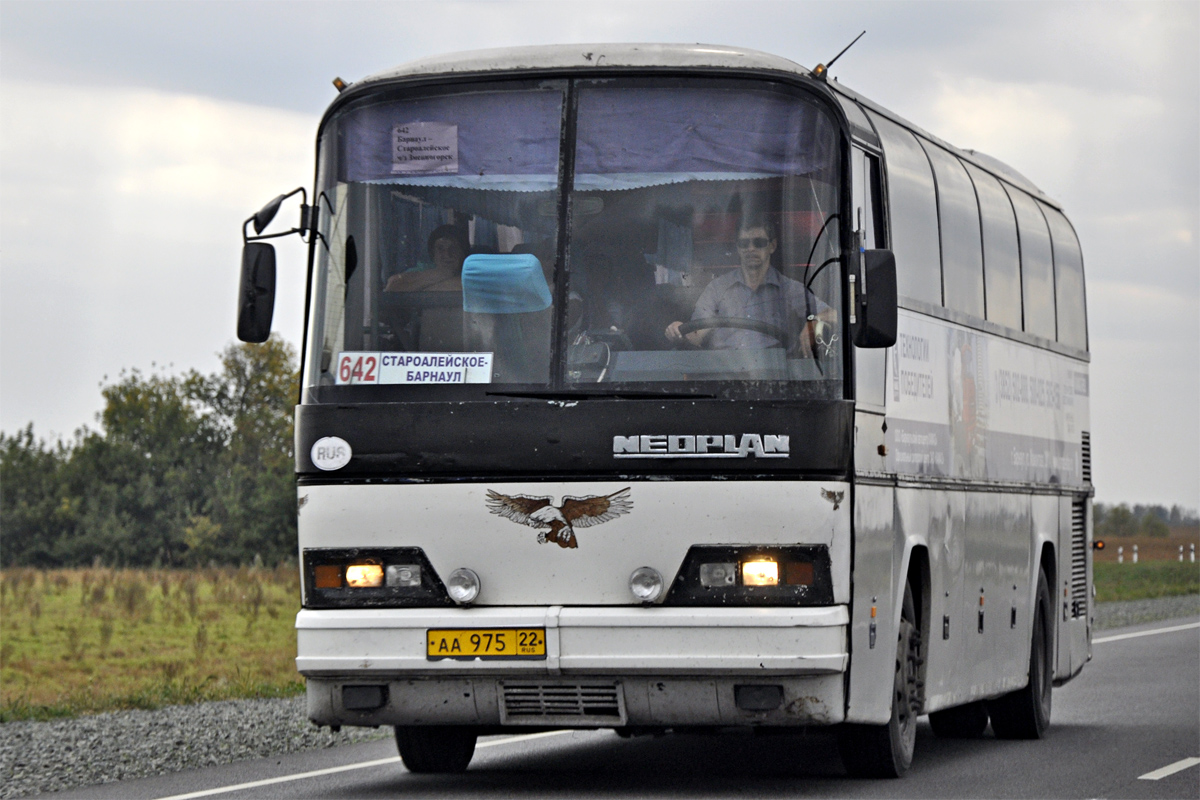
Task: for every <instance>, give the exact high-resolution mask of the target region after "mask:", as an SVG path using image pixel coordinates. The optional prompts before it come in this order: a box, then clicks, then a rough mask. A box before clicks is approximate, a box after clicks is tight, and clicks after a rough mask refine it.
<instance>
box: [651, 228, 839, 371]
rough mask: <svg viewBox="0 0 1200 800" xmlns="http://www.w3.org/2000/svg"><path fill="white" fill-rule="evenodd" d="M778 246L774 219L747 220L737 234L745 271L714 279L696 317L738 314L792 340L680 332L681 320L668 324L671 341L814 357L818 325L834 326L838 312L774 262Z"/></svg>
mask: <svg viewBox="0 0 1200 800" xmlns="http://www.w3.org/2000/svg"><path fill="white" fill-rule="evenodd" d="M778 246H779V240H778V236H777V234H776V231H775V225H774V223H772V222H771V221H770V220H769V219H765V218H762V217H757V218H755V217H747V218H744V219H743V220H742V223H741V225H740V226H739V228H738V236H737V252H738V259H739V260H740V261H741V269H737V270H733V271H731V272H730V273H728V274H727V275H723V276H721V277H719V278H716V279H714V280H713V281H712V283H710V284H709V285H708V286H707V288H705V290H704V292H703V293H702V294H701V295H700V299H699V300H697V301H696V307H695V309H694V310H693V311H692V319H693V320H701V319H711V318H713V317H737V318H740V319H748V320H754V321H757V322H762V323H766V324H767V325H769V326H771V327H772V328H774V329H776V330H777V331H779V332H781V333H782V334H784V338H786V339H788V340H789V341H781V340H779V339H777V338H776V337H774V336H771V335H770V334H765V333H759V332H758V331H751V330H743V329H741V328H702V329H700V330H698V331H693V332H691V333H687V334H685V333H681V332H680V330H679V329H680V327H681V326H682V325H683V322H682V321H675V322H672V323H671V324H670V325H668V326H667V329H666V331H665V335H666V337H667V340H668V341H670V342H673V343H679V342H687V343H689V344H691V345H693V346H695V347H707V348H709V349H713V350H759V349H763V348H768V347H787V348H788V349H789V351H792V352H794V353H797V354H799V355H801V356H803V357H811V355H812V353H813V352H814V351H815V349H816V334H817V331H816V324H815V323H816V322H817V321H820V322H824V323H826V324H834V323H835V322H836V321H837V318H836V313H835V312H834V310H833V309H832V308H830V307H829V306H828V305H826V304H825V303H823V302H822V301H821V299H820V298H818V297H817V296H816V295H815V294H813V293H812V291H810V290H809V289H807V288H805V286H804V284H803V283H801V282H800V281H797V280H793V279H791V278H788V277H787V276H785V275H783V274H781V273H780V272H779V270H777V269H775V267H773V266H772V265H771V257H772V256H773V255H774V253H775V251H776V249H778ZM810 317H811V319H810Z"/></svg>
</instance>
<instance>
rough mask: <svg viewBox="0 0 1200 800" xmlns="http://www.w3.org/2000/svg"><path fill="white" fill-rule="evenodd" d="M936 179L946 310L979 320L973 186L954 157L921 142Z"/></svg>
mask: <svg viewBox="0 0 1200 800" xmlns="http://www.w3.org/2000/svg"><path fill="white" fill-rule="evenodd" d="M921 144H922V145H923V146H924V147H925V152H927V153H928V154H929V160H930V161H931V162H932V163H933V174H934V176H935V177H936V178H937V187H938V217H939V219H940V222H941V226H940V227H941V234H942V280H943V285H944V292H945V295H946V307H947V308H953V309H954V310H956V311H962V312H964V313H967V314H970V315H971V316H973V317H979V318H982V317H983V246H982V244H981V242H980V238H979V236H980V234H979V203H978V202H977V201H976V199H975V187H973V186H972V185H971V178H970V177H969V176H968V175H967V171H966V170H965V169H963V165H962V164H961V163H960V162H959V160H958V159H957V158H955V157H954V156H952V155H951V154H950V153H948V152H946V151H945V150H943V149H942V148H940V147H938V146H937V145H935V144H932V143H930V142H924V141H922V142H921Z"/></svg>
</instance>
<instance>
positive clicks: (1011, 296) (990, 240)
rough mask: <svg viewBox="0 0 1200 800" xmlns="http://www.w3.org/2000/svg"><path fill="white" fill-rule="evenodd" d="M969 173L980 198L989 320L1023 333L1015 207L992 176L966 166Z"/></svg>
mask: <svg viewBox="0 0 1200 800" xmlns="http://www.w3.org/2000/svg"><path fill="white" fill-rule="evenodd" d="M967 172H968V173H969V174H970V176H971V179H972V180H973V181H974V182H975V192H976V195H977V196H978V197H979V211H980V217H981V227H982V228H983V273H984V277H985V278H986V280H985V286H986V289H987V318H988V319H989V320H991V321H992V322H995V323H997V324H999V325H1007V326H1008V327H1010V328H1015V329H1017V330H1021V254H1020V250H1019V248H1018V246H1017V221H1016V219H1015V218H1014V217H1013V209H1012V203H1011V202H1009V199H1008V195H1007V194H1006V193H1005V191H1004V189H1003V188H1001V186H1000V182H999V181H998V180H996V179H995V178H993V177H992V176H991V175H989V174H988V173H986V172H984V171H983V170H981V169H979V168H978V167H976V166H975V165H973V164H967Z"/></svg>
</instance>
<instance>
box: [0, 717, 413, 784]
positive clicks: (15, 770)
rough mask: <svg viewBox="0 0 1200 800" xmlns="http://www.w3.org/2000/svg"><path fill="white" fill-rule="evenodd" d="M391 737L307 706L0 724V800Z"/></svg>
mask: <svg viewBox="0 0 1200 800" xmlns="http://www.w3.org/2000/svg"><path fill="white" fill-rule="evenodd" d="M389 735H391V730H390V729H387V730H385V729H383V728H379V729H378V730H376V729H373V728H342V730H341V732H340V733H332V732H330V730H329V728H318V727H316V726H315V725H313V724H312V723H311V722H309V721H308V717H307V715H306V707H305V699H304V698H303V697H296V698H291V699H276V700H222V701H220V702H213V703H197V704H195V705H188V706H171V707H168V708H162V709H158V710H156V711H117V712H111V713H107V714H96V715H94V716H85V717H77V718H75V719H61V720H52V721H50V722H6V723H4V724H3V725H0V798H10V797H24V796H26V795H31V794H37V793H38V792H54V791H59V790H62V789H71V788H74V787H77V786H93V785H96V784H100V783H111V782H112V781H119V780H128V779H131V778H143V777H146V776H149V775H162V774H164V773H168V772H177V771H179V770H184V769H195V768H197V767H206V766H212V765H216V764H227V763H230V762H233V761H242V760H245V759H250V758H266V757H268V756H273V755H279V754H282V753H293V752H296V751H298V750H311V749H316V748H321V747H337V746H338V745H342V744H349V743H351V742H361V741H367V740H369V739H378V738H381V737H384V736H389Z"/></svg>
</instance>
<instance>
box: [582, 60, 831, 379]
mask: <svg viewBox="0 0 1200 800" xmlns="http://www.w3.org/2000/svg"><path fill="white" fill-rule="evenodd" d="M577 85H578V86H579V92H578V124H577V126H576V135H577V141H578V145H577V148H576V157H575V173H574V182H573V184H572V186H571V195H570V202H571V208H572V209H573V214H572V217H571V228H570V232H569V233H570V250H569V256H568V264H567V270H566V272H567V278H568V293H569V297H570V301H569V304H568V314H567V324H568V330H567V342H566V356H567V364H566V379H567V383H568V384H571V385H572V386H573V387H575V388H589V387H595V388H597V390H604V387H596V386H595V385H596V384H600V383H604V384H626V385H629V384H636V385H640V386H641V388H640V389H639V390H660V391H672V388H671V384H677V383H683V382H688V383H694V382H701V381H703V382H718V381H719V382H735V381H736V382H753V385H752V386H751V385H745V386H741V387H727V386H721V387H720V390H721V391H725V390H726V389H727V388H732V390H735V391H753V392H756V393H758V392H762V391H771V392H787V393H789V394H790V395H791V396H796V394H797V393H799V394H801V395H804V396H811V395H812V393H817V394H818V395H820V396H825V397H833V396H837V397H840V396H841V394H842V387H841V374H840V366H841V357H842V356H841V341H842V335H840V334H838V333H837V327H836V326H837V324H838V314H837V309H838V308H839V307H840V305H841V302H840V286H841V257H842V252H841V246H840V229H839V226H840V225H841V224H842V220H841V219H840V218H839V216H838V209H839V207H840V206H839V195H838V188H839V177H840V176H839V173H838V167H839V165H840V164H841V163H842V161H841V158H842V153H841V151H840V149H839V147H838V143H839V136H838V127H837V125H836V124H835V123H834V121H833V119H832V117H831V115H830V114H828V113H827V112H826V111H825V110H824V109H823V108H822V107H821V106H819V105H818V104H816V103H815V102H812V101H810V100H808V99H807V98H805V97H803V96H798V95H795V94H792V93H791V92H788V91H785V90H781V89H780V88H777V87H773V86H771V85H770V84H761V85H760V84H751V83H746V82H737V83H734V82H729V83H716V82H704V83H700V82H695V83H689V84H688V85H684V86H679V85H662V84H661V83H659V82H655V81H632V80H631V81H614V80H598V81H595V82H591V81H588V82H584V81H580V82H579V83H578V84H577ZM684 326H687V327H686V328H685V329H684V330H680V328H682V327H684Z"/></svg>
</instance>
